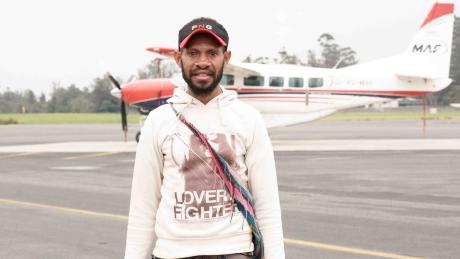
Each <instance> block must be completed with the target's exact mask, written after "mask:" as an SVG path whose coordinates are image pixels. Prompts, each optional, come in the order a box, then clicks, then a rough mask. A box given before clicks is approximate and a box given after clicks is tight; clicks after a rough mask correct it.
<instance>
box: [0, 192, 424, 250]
mask: <svg viewBox="0 0 460 259" xmlns="http://www.w3.org/2000/svg"><path fill="white" fill-rule="evenodd" d="M0 203H4V204H11V205H19V206H24V207H33V208H40V209H51V210H55V211H61V212H66V213H75V214H80V215H82V216H91V217H101V218H109V219H115V220H122V221H126V220H128V217H127V216H124V215H117V214H111V213H103V212H96V211H90V210H80V209H73V208H66V207H59V206H52V205H46V204H39V203H32V202H26V201H17V200H9V199H0ZM284 243H285V244H287V245H298V246H303V247H310V248H316V249H324V250H331V251H335V252H342V253H349V254H360V255H368V256H374V257H380V258H391V259H423V258H420V257H411V256H404V255H398V254H393V253H385V252H379V251H372V250H365V249H360V248H354V247H346V246H338V245H331V244H324V243H318V242H310V241H304V240H297V239H290V238H285V239H284Z"/></svg>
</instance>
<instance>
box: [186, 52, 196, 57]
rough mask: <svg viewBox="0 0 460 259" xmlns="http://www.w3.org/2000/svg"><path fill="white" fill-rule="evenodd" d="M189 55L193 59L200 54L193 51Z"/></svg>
mask: <svg viewBox="0 0 460 259" xmlns="http://www.w3.org/2000/svg"><path fill="white" fill-rule="evenodd" d="M188 55H189V56H191V57H196V56H197V55H198V53H197V52H196V51H192V52H189V53H188Z"/></svg>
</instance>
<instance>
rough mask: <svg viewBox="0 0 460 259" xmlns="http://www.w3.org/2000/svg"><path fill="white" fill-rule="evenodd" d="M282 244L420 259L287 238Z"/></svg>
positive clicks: (404, 258)
mask: <svg viewBox="0 0 460 259" xmlns="http://www.w3.org/2000/svg"><path fill="white" fill-rule="evenodd" d="M284 243H286V244H288V245H299V246H306V247H311V248H318V249H324V250H332V251H336V252H344V253H350V254H360V255H369V256H375V257H381V258H392V259H422V258H420V257H411V256H404V255H398V254H392V253H384V252H379V251H372V250H365V249H360V248H354V247H346V246H337V245H330V244H324V243H317V242H309V241H303V240H296V239H289V238H285V239H284Z"/></svg>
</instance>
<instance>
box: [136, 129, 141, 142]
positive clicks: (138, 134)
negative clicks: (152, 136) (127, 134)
mask: <svg viewBox="0 0 460 259" xmlns="http://www.w3.org/2000/svg"><path fill="white" fill-rule="evenodd" d="M140 137H141V132H140V131H138V132H137V133H136V142H137V143H139V138H140Z"/></svg>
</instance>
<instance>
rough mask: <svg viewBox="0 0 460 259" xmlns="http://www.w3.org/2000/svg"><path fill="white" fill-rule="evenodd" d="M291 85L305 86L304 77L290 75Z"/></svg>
mask: <svg viewBox="0 0 460 259" xmlns="http://www.w3.org/2000/svg"><path fill="white" fill-rule="evenodd" d="M289 87H303V78H302V77H290V78H289Z"/></svg>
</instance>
